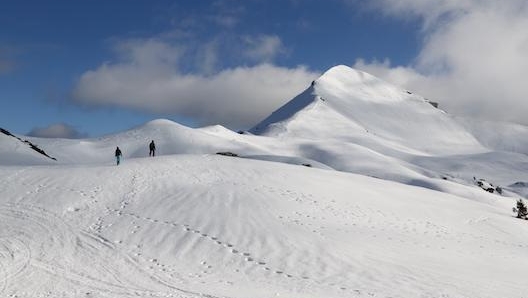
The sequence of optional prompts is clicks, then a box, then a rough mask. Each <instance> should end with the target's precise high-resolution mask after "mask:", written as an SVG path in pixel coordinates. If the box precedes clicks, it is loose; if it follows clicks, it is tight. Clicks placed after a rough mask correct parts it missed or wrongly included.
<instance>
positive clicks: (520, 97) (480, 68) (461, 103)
mask: <svg viewBox="0 0 528 298" xmlns="http://www.w3.org/2000/svg"><path fill="white" fill-rule="evenodd" d="M353 1H355V0H353ZM370 5H371V6H370V8H374V9H377V10H378V11H381V12H382V13H383V14H385V15H388V16H392V17H397V18H404V19H407V18H420V19H421V20H422V21H423V32H422V34H423V36H422V37H423V47H422V49H421V51H420V54H419V56H418V57H416V59H415V61H414V62H413V63H412V64H411V65H408V66H398V67H395V66H392V65H391V64H390V61H383V62H379V61H369V62H365V61H363V60H358V61H357V62H356V64H355V67H357V68H359V69H362V70H365V71H367V72H370V73H372V74H374V75H376V76H379V77H381V78H383V79H385V80H387V81H390V82H393V83H396V84H400V85H402V86H404V87H406V88H408V89H411V90H415V91H417V92H418V93H421V94H422V95H424V96H426V97H428V98H430V99H434V100H435V101H439V102H440V104H441V105H442V107H443V108H444V109H445V110H447V111H449V112H451V113H452V114H458V115H467V116H472V117H478V118H484V119H493V120H505V121H513V122H518V123H522V124H525V125H526V124H528V117H526V114H528V100H527V99H528V84H527V83H526V80H527V78H528V2H526V1H525V0H510V1H500V0H462V1H459V0H442V1H437V0H374V1H371V2H370Z"/></svg>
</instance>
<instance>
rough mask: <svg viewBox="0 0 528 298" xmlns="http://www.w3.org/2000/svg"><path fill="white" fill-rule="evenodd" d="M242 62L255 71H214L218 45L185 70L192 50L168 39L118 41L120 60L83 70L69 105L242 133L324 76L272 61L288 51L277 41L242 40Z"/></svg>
mask: <svg viewBox="0 0 528 298" xmlns="http://www.w3.org/2000/svg"><path fill="white" fill-rule="evenodd" d="M240 45H241V48H240V52H241V53H242V55H241V56H242V57H246V58H248V59H250V60H251V61H254V63H253V65H251V66H238V67H228V68H224V69H223V70H220V71H218V70H216V67H215V63H216V61H217V60H218V51H217V48H216V47H215V43H214V42H212V43H209V44H206V45H205V48H206V49H202V50H201V51H197V57H200V58H202V59H200V64H199V67H198V69H200V70H201V71H195V72H188V71H187V72H185V71H182V69H183V68H185V66H184V64H183V63H184V62H185V61H184V60H188V55H186V53H188V49H185V48H184V47H183V46H179V45H178V44H174V43H171V42H170V41H167V40H164V39H159V38H158V39H156V38H152V39H144V40H141V39H136V40H127V41H120V42H119V43H117V44H116V46H115V50H116V55H117V58H116V60H117V61H118V62H115V63H104V64H102V65H101V66H99V67H98V68H97V69H95V70H90V71H87V72H85V73H84V74H83V75H82V76H81V77H80V79H79V80H78V82H77V84H76V86H75V88H74V90H73V96H72V99H73V100H74V101H75V102H76V103H80V104H84V105H90V106H101V107H103V106H117V107H124V108H129V109H135V110H141V111H148V112H151V113H155V114H163V115H167V114H173V115H177V116H183V117H187V118H190V119H193V120H195V121H196V122H197V124H198V125H210V124H222V125H225V126H227V127H230V128H234V129H245V128H249V127H251V126H253V125H254V124H255V123H258V122H259V121H260V120H262V119H263V118H265V117H266V116H267V115H268V114H270V113H271V112H272V111H274V110H275V109H277V108H278V107H280V106H281V105H282V104H284V103H285V102H286V101H288V100H290V99H291V98H293V97H294V96H295V95H297V94H298V93H300V92H302V91H303V90H304V89H305V88H307V87H308V86H309V84H310V82H311V81H312V80H313V79H315V78H316V77H317V76H318V75H319V74H318V73H314V72H311V71H309V70H308V69H307V68H306V67H304V66H298V67H294V68H286V67H280V66H276V65H273V64H272V63H271V60H273V58H274V57H276V56H277V55H279V54H280V53H281V52H282V51H284V47H283V45H282V42H281V41H280V39H279V38H278V37H276V36H260V37H256V38H249V37H246V38H243V39H242V42H241V43H240Z"/></svg>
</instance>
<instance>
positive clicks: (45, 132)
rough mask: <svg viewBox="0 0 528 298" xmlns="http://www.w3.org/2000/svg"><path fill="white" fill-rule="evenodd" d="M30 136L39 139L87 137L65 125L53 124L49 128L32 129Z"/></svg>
mask: <svg viewBox="0 0 528 298" xmlns="http://www.w3.org/2000/svg"><path fill="white" fill-rule="evenodd" d="M28 135H29V136H32V137H38V138H64V139H80V138H85V137H87V135H86V134H84V133H80V132H78V131H77V130H76V129H75V128H74V127H72V126H70V125H68V124H65V123H57V124H51V125H49V126H47V127H36V128H34V129H32V130H31V131H30V132H29V133H28Z"/></svg>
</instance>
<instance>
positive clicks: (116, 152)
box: [115, 147, 123, 165]
mask: <svg viewBox="0 0 528 298" xmlns="http://www.w3.org/2000/svg"><path fill="white" fill-rule="evenodd" d="M121 155H123V154H122V153H121V150H120V149H119V147H117V148H116V151H115V157H116V162H117V165H119V162H120V161H121Z"/></svg>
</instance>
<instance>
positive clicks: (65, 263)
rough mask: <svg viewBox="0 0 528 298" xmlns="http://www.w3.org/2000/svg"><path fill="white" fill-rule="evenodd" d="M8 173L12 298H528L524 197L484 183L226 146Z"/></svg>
mask: <svg viewBox="0 0 528 298" xmlns="http://www.w3.org/2000/svg"><path fill="white" fill-rule="evenodd" d="M0 178H1V179H0V181H1V182H0V184H1V186H2V188H1V189H0V200H1V201H0V291H1V294H0V295H1V296H5V297H201V296H200V295H207V296H208V297H233V298H235V297H236V298H241V297H248V298H249V297H251V298H254V297H273V296H282V297H325V298H326V297H427V298H433V297H452V298H453V297H457V298H458V297H484V298H486V297H512V298H521V297H523V296H522V295H523V293H524V292H525V290H526V287H524V286H523V285H522V284H519V283H517V282H516V278H517V277H518V276H521V275H522V274H523V272H525V268H526V266H527V265H528V261H526V260H528V225H526V223H525V222H523V221H520V220H517V219H515V218H513V217H512V216H511V214H509V213H508V212H509V210H511V207H509V205H510V203H513V200H511V199H507V198H500V197H497V196H494V195H491V194H487V193H485V192H483V191H481V190H479V189H477V188H467V189H466V192H467V193H468V194H472V196H474V197H480V198H479V200H473V199H468V198H464V197H456V196H453V195H449V194H446V193H441V192H437V191H431V190H428V189H425V188H418V187H412V186H405V185H401V184H397V183H394V182H388V181H383V180H379V179H374V178H369V177H364V176H359V175H353V174H347V173H341V172H335V171H328V170H319V169H313V168H307V167H302V166H293V165H285V164H280V163H271V162H265V161H254V160H247V159H239V158H229V157H221V156H215V155H178V156H163V157H156V158H144V159H129V160H126V161H125V162H124V163H123V164H122V165H120V166H114V165H111V164H108V165H91V166H73V165H72V166H55V167H53V166H42V167H3V168H1V169H0ZM446 183H448V182H446ZM446 185H449V184H446ZM453 187H455V186H453ZM456 187H460V186H456ZM472 196H469V198H471V197H472ZM484 260H485V261H484Z"/></svg>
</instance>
